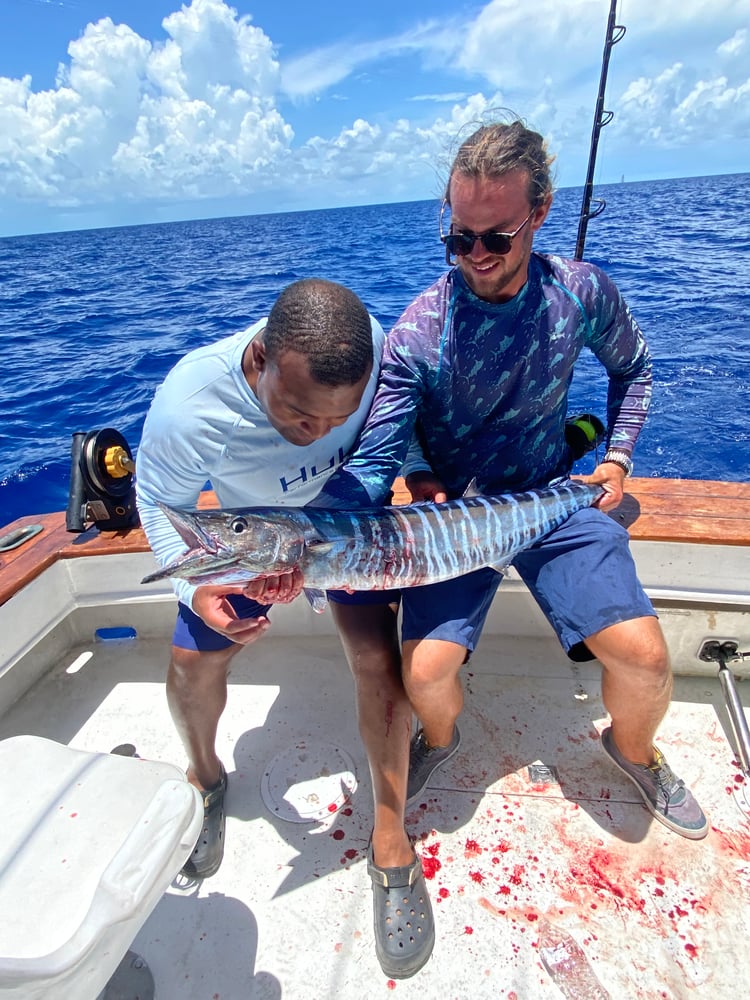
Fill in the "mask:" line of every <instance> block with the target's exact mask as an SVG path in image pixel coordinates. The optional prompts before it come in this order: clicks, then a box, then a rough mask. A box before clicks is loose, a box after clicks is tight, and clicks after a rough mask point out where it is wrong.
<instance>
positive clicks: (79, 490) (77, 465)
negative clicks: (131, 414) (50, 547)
mask: <svg viewBox="0 0 750 1000" xmlns="http://www.w3.org/2000/svg"><path fill="white" fill-rule="evenodd" d="M134 473H135V462H134V461H133V455H132V452H131V451H130V448H129V447H128V443H127V441H126V440H125V438H124V437H123V436H122V434H120V433H119V432H118V431H116V430H113V429H112V428H111V427H105V428H104V430H101V431H89V432H88V434H86V433H84V432H83V431H76V432H75V433H74V434H73V441H72V443H71V446H70V491H69V494H68V509H67V512H66V514H65V527H66V528H67V529H68V531H79V532H80V531H85V530H86V527H87V526H88V524H95V525H96V526H97V528H99V530H100V531H120V530H121V529H123V528H133V527H135V526H136V525H138V523H139V518H138V511H137V510H136V506H135V484H134Z"/></svg>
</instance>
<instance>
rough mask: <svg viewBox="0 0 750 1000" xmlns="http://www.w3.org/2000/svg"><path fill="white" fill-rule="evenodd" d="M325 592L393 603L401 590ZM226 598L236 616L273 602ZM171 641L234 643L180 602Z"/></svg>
mask: <svg viewBox="0 0 750 1000" xmlns="http://www.w3.org/2000/svg"><path fill="white" fill-rule="evenodd" d="M327 594H328V599H329V601H334V602H335V603H336V604H394V603H398V601H399V599H400V597H401V591H400V590H362V591H356V592H355V593H353V594H347V593H346V591H343V590H329V591H328V592H327ZM227 600H228V601H229V603H230V604H231V605H232V607H233V608H234V610H235V611H236V613H237V617H238V618H260V617H261V615H267V614H268V612H269V611H270V610H271V608H272V607H273V605H272V604H259V603H258V602H257V601H253V600H251V599H250V598H249V597H244V596H243V595H242V594H227ZM172 645H173V646H179V648H180V649H191V650H195V651H196V652H201V653H209V652H216V651H218V650H220V649H228V648H229V647H230V646H233V645H234V643H233V642H232V640H231V639H227V637H226V636H224V635H222V634H221V633H220V632H216V631H215V630H214V629H212V628H210V627H209V626H208V625H206V623H205V622H204V621H203V619H202V618H199V617H198V615H196V613H195V612H194V611H191V610H190V608H189V607H188V606H187V604H183V603H182V602H179V603H178V605H177V622H176V623H175V627H174V634H173V636H172Z"/></svg>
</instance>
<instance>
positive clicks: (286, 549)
mask: <svg viewBox="0 0 750 1000" xmlns="http://www.w3.org/2000/svg"><path fill="white" fill-rule="evenodd" d="M159 506H160V507H161V510H162V511H163V513H164V514H165V516H166V517H167V518H168V520H169V522H170V524H171V525H172V527H173V528H174V529H175V531H177V533H178V534H179V536H180V537H181V538H182V540H183V542H184V543H185V545H186V546H187V550H186V551H185V552H184V553H182V554H181V555H179V556H177V558H176V559H173V560H172V561H171V562H170V563H168V564H167V565H166V566H164V567H162V569H160V570H158V571H157V572H155V573H152V574H150V575H149V576H148V577H146V578H145V579H144V581H143V582H144V583H147V582H151V581H153V580H161V579H164V578H165V577H172V576H173V577H180V578H181V579H184V580H188V581H189V582H190V583H192V584H206V583H242V582H247V581H248V580H253V579H256V578H258V577H263V576H269V575H272V574H276V573H283V572H287V571H288V570H291V569H293V568H294V567H295V566H296V565H297V564H298V563H299V560H300V558H301V556H302V553H303V551H304V544H305V543H304V537H303V535H302V533H301V530H300V528H299V527H298V526H297V525H296V523H295V521H294V518H293V517H290V516H289V512H287V511H284V510H279V508H263V507H249V508H246V509H237V510H182V509H178V508H175V507H167V506H166V505H165V504H160V505H159Z"/></svg>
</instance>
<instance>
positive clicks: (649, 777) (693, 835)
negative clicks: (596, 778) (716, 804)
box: [602, 726, 708, 840]
mask: <svg viewBox="0 0 750 1000" xmlns="http://www.w3.org/2000/svg"><path fill="white" fill-rule="evenodd" d="M602 746H603V747H604V750H605V751H606V753H607V754H608V756H609V757H611V758H612V760H613V761H614V763H615V764H616V765H617V767H619V768H620V770H621V771H622V773H623V774H626V775H627V776H628V777H629V778H630V780H631V781H632V782H633V783H634V785H635V786H636V788H637V789H638V791H639V792H640V793H641V795H642V797H643V801H644V802H645V804H646V808H647V809H648V811H649V812H650V813H652V814H653V815H654V816H655V817H656V818H657V819H658V820H659V822H660V823H663V824H664V826H667V827H669V829H670V830H674V832H675V833H679V834H680V835H681V836H683V837H687V838H688V839H689V840H701V838H703V837H705V836H706V834H707V833H708V820H707V819H706V817H705V816H704V814H703V810H702V809H701V807H700V806H699V805H698V803H697V802H696V801H695V799H694V798H693V794H692V792H691V791H690V789H689V788H686V787H685V782H684V781H683V780H682V779H681V778H678V777H677V776H676V775H675V774H674V772H673V771H672V768H671V767H670V766H669V764H667V761H666V758H665V756H664V754H663V753H662V752H661V750H658V749H657V748H656V747H654V753H655V754H656V763H655V764H651V765H650V766H646V765H645V764H634V763H632V761H629V760H627V759H626V758H625V757H623V755H622V754H621V753H620V751H619V750H618V749H617V747H616V746H615V741H614V739H613V737H612V727H611V726H608V727H607V728H606V729H605V730H604V732H603V733H602Z"/></svg>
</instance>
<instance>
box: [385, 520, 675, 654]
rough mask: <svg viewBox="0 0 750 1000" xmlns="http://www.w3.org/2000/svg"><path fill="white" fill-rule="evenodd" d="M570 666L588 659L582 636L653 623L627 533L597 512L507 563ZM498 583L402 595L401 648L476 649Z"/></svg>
mask: <svg viewBox="0 0 750 1000" xmlns="http://www.w3.org/2000/svg"><path fill="white" fill-rule="evenodd" d="M513 565H514V566H515V568H516V569H517V570H518V572H519V574H520V576H521V578H522V579H523V580H524V582H525V583H526V585H527V586H528V588H529V590H530V591H531V593H532V594H533V596H534V597H535V598H536V601H537V603H538V604H539V606H540V608H541V609H542V611H543V612H544V614H545V616H546V617H547V620H548V621H549V623H550V624H551V625H552V628H553V629H554V630H555V632H556V634H557V637H558V639H559V640H560V643H561V644H562V646H563V648H564V649H565V651H566V653H567V654H568V656H569V657H570V658H571V659H573V660H578V661H583V660H590V659H594V657H593V656H592V655H591V653H590V652H589V651H588V649H587V648H586V646H585V645H584V643H585V640H586V638H587V637H588V636H590V635H594V633H596V632H600V631H601V630H602V629H603V628H607V627H608V626H610V625H616V624H618V623H619V622H624V621H630V620H632V619H633V618H643V617H646V616H652V617H655V616H656V612H655V611H654V608H653V605H652V604H651V601H650V600H649V599H648V597H647V596H646V593H645V592H644V590H643V587H642V586H641V584H640V582H639V581H638V577H637V575H636V569H635V563H634V561H633V557H632V555H631V553H630V547H629V536H628V533H627V531H626V530H625V529H624V528H623V527H622V526H621V525H619V524H617V522H616V521H613V520H612V518H610V517H607V515H606V514H603V513H602V512H601V511H599V510H596V509H595V508H591V507H589V508H586V509H584V510H579V511H577V512H576V513H575V514H573V515H572V516H571V517H569V518H568V520H567V521H565V522H564V523H563V524H562V525H561V526H560V527H559V528H556V529H555V530H554V531H552V532H551V533H550V534H549V535H547V536H545V537H544V538H542V539H540V540H539V541H538V542H535V543H534V545H532V546H531V547H530V548H528V549H526V550H525V551H524V552H521V553H520V554H519V555H517V556H516V558H515V559H514V560H513ZM501 580H502V577H501V575H500V574H499V573H497V572H496V571H495V570H494V569H480V570H477V571H476V572H475V573H469V574H467V575H466V576H462V577H459V578H458V579H456V580H446V581H445V583H436V584H431V585H429V586H426V587H410V588H406V589H404V590H403V591H402V603H403V625H402V633H401V634H402V638H403V640H404V641H408V640H416V639H443V640H446V641H447V642H455V643H457V644H458V645H459V646H464V647H466V649H468V650H474V649H475V648H476V645H477V643H478V641H479V637H480V635H481V634H482V629H483V627H484V622H485V619H486V617H487V613H488V611H489V609H490V605H491V603H492V599H493V597H494V596H495V593H496V591H497V588H498V586H499V585H500V581H501Z"/></svg>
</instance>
